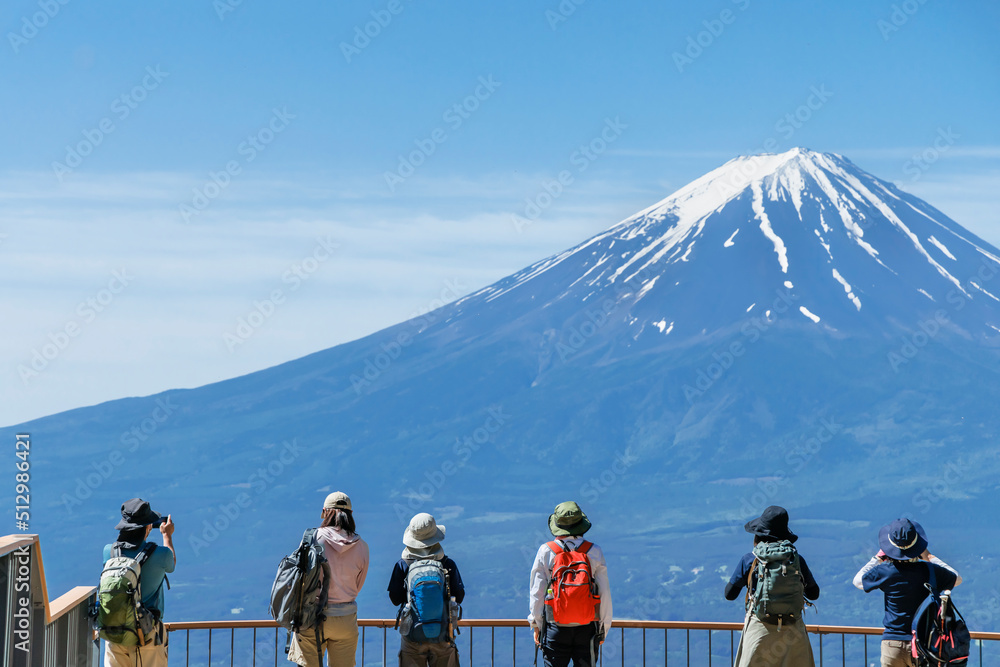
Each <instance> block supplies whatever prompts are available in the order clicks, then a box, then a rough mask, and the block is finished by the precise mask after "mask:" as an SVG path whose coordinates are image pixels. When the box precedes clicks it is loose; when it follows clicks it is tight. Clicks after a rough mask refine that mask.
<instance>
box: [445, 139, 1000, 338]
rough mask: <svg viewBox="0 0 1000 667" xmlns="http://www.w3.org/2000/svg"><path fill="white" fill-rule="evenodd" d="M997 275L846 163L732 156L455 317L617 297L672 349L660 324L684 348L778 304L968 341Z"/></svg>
mask: <svg viewBox="0 0 1000 667" xmlns="http://www.w3.org/2000/svg"><path fill="white" fill-rule="evenodd" d="M998 266H1000V251H998V250H997V249H996V248H994V247H992V246H990V245H989V244H987V243H985V242H984V241H982V240H981V239H979V238H977V237H975V236H974V235H973V234H971V233H970V232H968V231H967V230H965V229H963V228H962V227H960V226H959V225H957V224H956V223H955V222H953V221H952V220H950V219H948V218H947V217H946V216H945V215H944V214H942V213H941V212H940V211H937V210H936V209H934V208H932V207H931V206H929V205H927V204H926V203H925V202H923V201H921V200H920V199H918V198H916V197H914V196H912V195H910V194H907V193H905V192H903V191H901V190H899V189H898V188H896V187H895V186H894V185H892V184H890V183H887V182H885V181H882V180H880V179H878V178H876V177H874V176H872V175H871V174H868V173H866V172H865V171H863V170H861V169H859V168H858V167H857V166H855V165H854V164H853V163H851V162H850V161H849V160H847V159H845V158H843V157H841V156H839V155H834V154H828V153H816V152H812V151H808V150H804V149H801V148H795V149H792V150H790V151H788V152H786V153H782V154H779V155H755V156H748V157H739V158H736V159H734V160H731V161H729V162H727V163H726V164H724V165H722V166H721V167H719V168H718V169H715V170H713V171H711V172H709V173H708V174H706V175H704V176H702V177H701V178H699V179H697V180H695V181H694V182H692V183H690V184H689V185H686V186H684V187H683V188H681V189H680V190H678V191H677V192H675V193H673V194H672V195H670V196H669V197H667V198H666V199H664V200H662V201H660V202H658V203H657V204H654V205H653V206H650V207H649V208H647V209H645V210H643V211H640V212H639V213H636V214H635V215H633V216H631V217H629V218H627V219H625V220H623V221H622V222H620V223H618V224H616V225H614V226H612V227H611V228H610V229H608V230H607V231H605V232H603V233H601V234H598V235H597V236H595V237H593V238H591V239H589V240H587V241H585V242H584V243H581V244H580V245H578V246H576V247H574V248H571V249H569V250H567V251H565V252H563V253H560V254H558V255H555V256H553V257H550V258H547V259H545V260H543V261H541V262H538V263H536V264H534V265H532V266H530V267H528V268H526V269H524V270H522V271H520V272H518V273H516V274H514V275H512V276H510V277H509V278H507V279H504V280H502V281H500V282H498V283H496V284H494V285H491V286H489V287H487V288H485V289H483V290H481V291H479V292H477V293H474V294H472V295H470V296H468V297H466V298H465V299H464V300H462V301H461V302H459V303H458V304H457V307H456V308H455V310H454V312H453V313H451V315H452V317H451V318H450V319H451V320H456V319H461V315H462V314H463V313H468V312H471V311H479V310H481V309H482V308H483V307H484V306H485V305H486V304H489V305H490V307H491V308H498V309H501V310H506V311H508V314H509V306H510V305H513V304H514V303H516V302H518V301H521V300H522V299H525V300H530V301H531V303H533V304H536V305H537V306H538V307H539V308H541V307H544V308H547V309H551V310H552V311H553V313H558V314H559V315H560V316H565V314H566V313H565V312H564V310H563V308H562V307H561V306H560V304H573V306H572V307H574V308H579V307H580V304H584V305H586V304H597V303H601V302H603V301H604V300H605V299H606V298H608V295H609V294H611V295H612V297H613V298H614V299H615V301H616V303H617V304H621V305H626V306H627V307H624V308H620V309H619V308H617V307H616V308H615V310H616V311H620V312H619V313H618V314H619V317H618V321H619V323H620V324H622V323H626V324H627V325H628V326H629V327H630V328H632V329H634V334H633V336H634V338H635V339H636V340H638V341H640V342H641V335H646V336H650V335H652V332H653V331H656V333H657V334H658V337H659V339H660V340H662V334H663V332H662V331H657V328H658V327H656V326H655V324H656V323H657V322H660V321H662V320H664V318H666V319H667V320H668V321H674V322H675V326H674V327H673V328H672V330H671V335H672V336H673V338H674V339H675V340H676V339H683V338H685V337H687V336H692V335H700V334H705V333H709V334H710V333H711V332H714V331H717V330H721V329H725V328H726V327H731V326H732V325H733V324H735V323H738V322H740V321H744V320H745V319H746V318H747V317H752V316H754V315H761V316H763V315H768V310H769V309H768V306H769V305H771V304H774V303H775V302H782V301H784V302H793V303H794V305H795V306H796V307H795V308H793V309H791V310H793V311H794V312H797V313H800V314H799V315H796V316H794V317H789V318H786V319H787V320H788V322H785V323H784V324H794V325H803V326H816V327H821V328H823V329H825V330H828V331H831V332H842V333H844V332H852V331H853V332H858V331H868V332H871V331H872V330H873V329H874V330H877V331H881V332H882V333H891V331H892V330H894V327H895V326H897V324H898V323H900V322H902V323H913V319H914V313H915V312H916V313H926V312H932V311H933V310H934V309H935V308H946V309H948V310H949V312H953V313H954V314H955V315H956V317H954V318H953V321H952V325H953V328H954V329H955V330H956V331H958V332H959V333H961V335H963V336H966V337H971V338H975V339H991V340H992V339H995V338H996V328H997V327H998V326H1000V313H998V311H997V310H996V308H995V305H996V303H997V301H996V297H995V296H994V295H993V294H994V292H996V291H998V289H994V290H992V291H991V290H989V289H988V288H987V287H986V286H985V285H984V284H983V283H984V280H983V278H982V276H980V273H982V274H983V275H985V276H987V280H988V279H989V278H991V277H992V273H994V272H995V271H996V270H997V267H998ZM806 311H808V312H809V314H806ZM958 311H962V312H961V313H960V316H959V313H958ZM626 313H627V314H628V318H627V321H626V320H625V317H626ZM747 313H749V315H748V314H747ZM773 316H774V314H773V313H771V314H770V315H768V317H773ZM640 331H641V332H642V334H640V333H639V332H640Z"/></svg>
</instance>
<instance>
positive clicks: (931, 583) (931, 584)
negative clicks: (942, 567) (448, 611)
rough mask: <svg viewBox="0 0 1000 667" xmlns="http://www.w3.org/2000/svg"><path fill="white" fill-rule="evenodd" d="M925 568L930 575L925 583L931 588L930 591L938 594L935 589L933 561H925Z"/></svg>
mask: <svg viewBox="0 0 1000 667" xmlns="http://www.w3.org/2000/svg"><path fill="white" fill-rule="evenodd" d="M927 570H928V571H929V572H930V577H929V578H928V581H927V585H928V586H929V587H930V589H931V593H932V594H934V595H937V594H938V590H937V575H936V574H934V563H931V562H930V561H928V562H927Z"/></svg>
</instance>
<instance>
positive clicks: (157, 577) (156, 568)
mask: <svg viewBox="0 0 1000 667" xmlns="http://www.w3.org/2000/svg"><path fill="white" fill-rule="evenodd" d="M146 544H147V542H145V541H143V542H141V543H140V544H139V548H138V549H122V552H121V553H122V556H128V557H129V558H135V557H136V556H138V555H139V552H140V551H142V550H143V549H144V548H145V547H146ZM113 548H114V543H111V544H108V545H106V546H105V547H104V562H105V563H107V562H108V561H109V560H111V551H112V549H113ZM173 571H174V552H173V551H171V550H170V549H168V548H166V547H162V546H159V545H157V547H156V550H155V551H154V552H153V553H151V554H150V555H149V558H148V559H146V562H145V563H143V565H142V572H141V573H140V574H139V589H140V590H141V591H142V606H143V607H145V608H146V609H155V610H156V611H158V612H159V614H160V620H161V621H162V620H163V579H164V577H166V576H167V574H169V573H171V572H173Z"/></svg>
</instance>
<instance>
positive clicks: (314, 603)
mask: <svg viewBox="0 0 1000 667" xmlns="http://www.w3.org/2000/svg"><path fill="white" fill-rule="evenodd" d="M328 581H330V564H329V563H327V561H326V555H325V554H324V553H323V545H321V544H320V543H319V542H318V541H317V540H316V529H315V528H310V529H309V530H307V531H306V532H305V533H303V534H302V542H301V543H300V544H299V548H298V549H296V550H295V551H293V552H292V553H290V554H289V555H287V556H285V557H284V558H282V559H281V563H280V564H279V565H278V573H277V574H276V575H275V577H274V584H273V585H272V586H271V618H273V619H274V620H275V621H277V622H278V625H280V626H281V627H283V628H285V629H287V630H288V636H287V637H286V639H285V653H288V648H289V642H291V638H292V634H291V633H293V632H302V631H303V630H315V632H316V646H317V647H320V646H321V644H320V641H319V632H320V626H321V625H322V624H323V620H324V618H325V617H324V616H323V610H324V609H325V608H326V596H327V589H326V584H327V582H328ZM321 650H322V649H321Z"/></svg>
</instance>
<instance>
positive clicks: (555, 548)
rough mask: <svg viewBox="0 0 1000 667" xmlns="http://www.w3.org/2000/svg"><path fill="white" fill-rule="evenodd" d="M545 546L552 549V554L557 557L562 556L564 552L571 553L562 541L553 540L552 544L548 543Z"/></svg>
mask: <svg viewBox="0 0 1000 667" xmlns="http://www.w3.org/2000/svg"><path fill="white" fill-rule="evenodd" d="M545 544H546V546H548V548H549V549H552V552H553V553H555V554H556V555H558V554H561V553H562V552H563V551H569V549H567V548H566V545H565V544H563V541H562V540H552V541H551V542H546V543H545Z"/></svg>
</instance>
